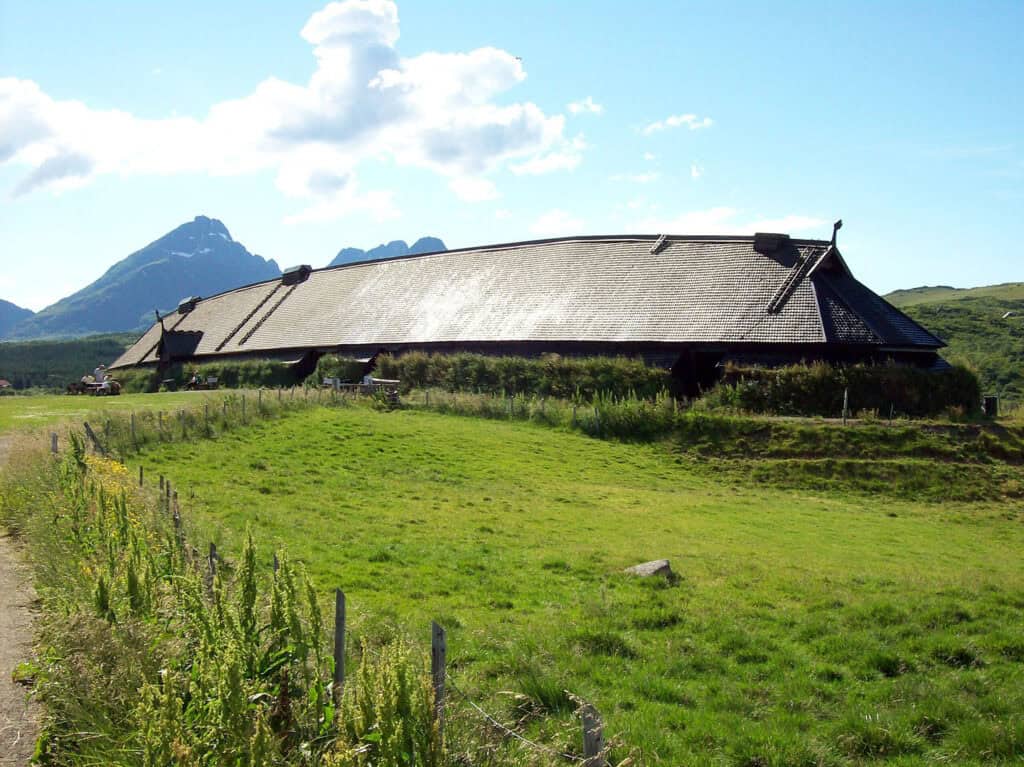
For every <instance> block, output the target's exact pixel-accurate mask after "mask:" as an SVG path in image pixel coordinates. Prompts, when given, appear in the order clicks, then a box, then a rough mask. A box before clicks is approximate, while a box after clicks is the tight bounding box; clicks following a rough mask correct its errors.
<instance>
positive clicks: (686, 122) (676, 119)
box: [640, 114, 714, 136]
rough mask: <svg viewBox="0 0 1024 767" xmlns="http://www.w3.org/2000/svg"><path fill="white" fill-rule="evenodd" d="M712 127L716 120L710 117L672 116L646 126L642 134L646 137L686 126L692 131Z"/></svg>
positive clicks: (692, 115)
mask: <svg viewBox="0 0 1024 767" xmlns="http://www.w3.org/2000/svg"><path fill="white" fill-rule="evenodd" d="M712 125H714V120H712V119H711V118H710V117H698V116H697V115H694V114H685V115H672V116H671V117H666V118H665V119H664V120H656V121H655V122H652V123H650V124H649V125H646V126H644V128H643V129H641V131H640V132H641V133H643V134H644V135H645V136H650V135H651V134H652V133H658V132H659V131H663V130H668V129H669V128H681V127H684V126H685V127H687V128H689V129H690V130H700V129H701V128H710V127H711V126H712Z"/></svg>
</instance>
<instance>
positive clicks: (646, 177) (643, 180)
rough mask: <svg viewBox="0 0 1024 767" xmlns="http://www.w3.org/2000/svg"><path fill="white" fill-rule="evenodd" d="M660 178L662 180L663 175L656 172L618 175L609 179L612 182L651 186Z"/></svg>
mask: <svg viewBox="0 0 1024 767" xmlns="http://www.w3.org/2000/svg"><path fill="white" fill-rule="evenodd" d="M659 178H661V173H659V172H658V171H656V170H652V171H648V172H646V173H617V174H615V175H614V176H609V177H608V179H609V180H610V181H629V182H631V183H633V184H650V183H652V182H654V181H657V180H658V179H659Z"/></svg>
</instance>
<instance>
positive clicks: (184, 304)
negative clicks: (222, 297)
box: [178, 296, 202, 314]
mask: <svg viewBox="0 0 1024 767" xmlns="http://www.w3.org/2000/svg"><path fill="white" fill-rule="evenodd" d="M201 300H202V299H201V298H200V297H199V296H189V297H188V298H183V299H181V300H180V301H179V302H178V314H188V313H189V312H190V311H192V310H193V309H195V308H196V304H198V303H199V302H200V301H201Z"/></svg>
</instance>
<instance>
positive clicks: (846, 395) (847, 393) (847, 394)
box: [843, 388, 850, 426]
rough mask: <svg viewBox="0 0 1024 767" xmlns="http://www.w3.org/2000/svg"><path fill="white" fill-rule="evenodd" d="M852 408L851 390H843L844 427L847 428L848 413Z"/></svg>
mask: <svg viewBox="0 0 1024 767" xmlns="http://www.w3.org/2000/svg"><path fill="white" fill-rule="evenodd" d="M849 407H850V390H849V388H846V389H843V426H846V413H847V410H848V409H849Z"/></svg>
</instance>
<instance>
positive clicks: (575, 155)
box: [508, 133, 589, 176]
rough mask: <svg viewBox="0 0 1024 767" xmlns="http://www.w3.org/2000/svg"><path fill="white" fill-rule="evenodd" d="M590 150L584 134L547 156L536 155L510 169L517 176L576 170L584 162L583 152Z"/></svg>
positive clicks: (513, 165) (509, 167)
mask: <svg viewBox="0 0 1024 767" xmlns="http://www.w3.org/2000/svg"><path fill="white" fill-rule="evenodd" d="M588 148H589V145H588V144H587V141H586V139H585V138H584V137H583V134H582V133H581V134H579V135H577V136H576V137H575V138H573V139H572V140H571V141H566V142H563V143H562V145H561V147H560V148H559V149H557V150H555V151H553V152H548V153H547V154H538V155H534V156H533V157H531V158H530V159H528V160H526V161H524V162H520V163H513V164H511V165H509V166H508V169H509V170H510V171H512V172H513V173H514V174H515V175H517V176H539V175H541V174H543V173H551V172H553V171H559V170H574V169H575V168H576V167H577V166H578V165H579V164H580V163H581V162H583V152H584V151H585V150H586V149H588Z"/></svg>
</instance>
